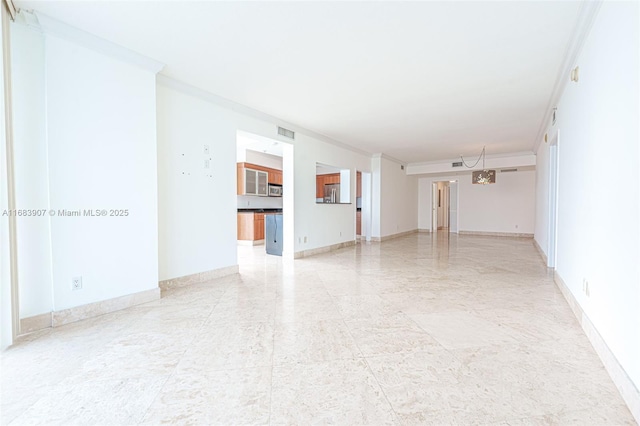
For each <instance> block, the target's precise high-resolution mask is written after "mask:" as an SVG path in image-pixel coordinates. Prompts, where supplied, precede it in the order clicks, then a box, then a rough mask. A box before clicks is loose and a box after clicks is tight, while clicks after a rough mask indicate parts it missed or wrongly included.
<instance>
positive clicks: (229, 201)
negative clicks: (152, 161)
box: [157, 84, 237, 280]
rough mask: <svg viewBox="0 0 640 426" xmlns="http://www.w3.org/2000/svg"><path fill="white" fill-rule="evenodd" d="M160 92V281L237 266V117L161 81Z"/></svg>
mask: <svg viewBox="0 0 640 426" xmlns="http://www.w3.org/2000/svg"><path fill="white" fill-rule="evenodd" d="M157 96H158V106H157V108H158V189H159V197H158V207H159V210H158V218H159V228H158V238H159V244H160V251H159V266H160V280H166V279H170V278H176V277H181V276H185V275H191V274H195V273H198V272H205V271H210V270H214V269H219V268H224V267H227V266H232V265H235V264H237V254H236V238H237V235H236V233H237V231H236V202H237V201H236V183H235V182H236V126H237V119H236V117H235V116H234V114H233V113H232V112H231V111H227V110H225V109H224V108H220V107H218V106H216V105H214V104H212V103H211V102H207V101H205V100H202V99H199V98H197V97H194V96H191V95H188V94H186V93H183V92H181V91H179V90H176V89H174V88H171V87H168V86H166V85H163V84H158V85H157ZM204 145H209V147H210V152H211V155H210V157H211V158H212V160H211V169H210V170H209V171H207V170H205V169H204V167H203V160H204V156H203V147H204ZM207 174H211V175H212V176H213V177H208V176H207Z"/></svg>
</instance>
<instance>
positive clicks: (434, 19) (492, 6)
mask: <svg viewBox="0 0 640 426" xmlns="http://www.w3.org/2000/svg"><path fill="white" fill-rule="evenodd" d="M16 3H17V4H18V7H21V8H26V9H35V10H37V11H41V12H43V13H45V14H47V15H49V16H51V17H53V18H56V19H58V20H61V21H63V22H66V23H68V24H70V25H73V26H75V27H78V28H80V29H83V30H85V31H88V32H91V33H93V34H95V35H98V36H100V37H102V38H105V39H107V40H109V41H112V42H115V43H117V44H120V45H122V46H125V47H128V48H129V49H132V50H134V51H137V52H139V53H141V54H144V55H146V56H149V57H151V58H153V59H156V60H158V61H160V62H163V63H165V64H166V67H165V69H164V70H163V71H162V73H163V74H165V75H167V76H169V77H173V78H176V79H178V80H181V81H184V82H186V83H189V84H191V85H194V86H196V87H199V88H201V89H204V90H206V91H209V92H211V93H214V94H216V95H219V96H221V97H224V98H227V99H230V100H233V101H235V102H238V103H241V104H244V105H247V106H249V107H252V108H255V109H257V110H260V111H263V112H265V113H268V114H271V115H273V116H276V117H279V118H281V119H283V120H286V121H289V122H291V123H295V124H296V125H299V126H302V127H305V128H308V129H310V130H313V131H315V132H317V133H321V134H324V135H326V136H329V137H331V138H334V139H336V140H338V141H340V142H343V143H346V144H349V145H352V146H355V147H357V148H360V149H362V150H365V151H368V152H371V153H377V152H383V153H385V154H387V155H390V156H392V157H395V158H398V159H401V160H403V161H405V162H421V161H434V160H440V159H451V158H456V157H458V156H459V155H460V154H464V155H465V156H473V155H477V154H478V153H479V152H480V150H481V149H482V147H483V146H484V145H486V146H487V154H488V155H492V154H503V153H509V152H522V151H531V149H532V147H533V145H534V143H535V138H536V135H537V132H538V129H539V127H540V125H541V121H542V119H543V115H544V113H545V108H546V107H547V103H548V102H549V99H550V97H551V93H552V90H553V86H554V83H555V80H556V78H557V75H558V72H559V69H560V65H561V63H562V59H563V58H564V55H565V51H566V49H567V45H568V42H569V39H570V37H571V34H572V31H573V28H574V25H575V23H576V21H577V18H578V13H579V10H580V7H581V3H580V2H574V1H557V2H556V1H534V2H521V1H514V2H484V1H478V2H397V1H389V2H381V1H376V2H268V1H261V2H189V1H161V2H150V1H120V2H114V1H101V2H87V1H84V2H71V1H61V2H58V1H51V0H49V1H17V2H16Z"/></svg>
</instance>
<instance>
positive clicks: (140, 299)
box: [20, 288, 160, 336]
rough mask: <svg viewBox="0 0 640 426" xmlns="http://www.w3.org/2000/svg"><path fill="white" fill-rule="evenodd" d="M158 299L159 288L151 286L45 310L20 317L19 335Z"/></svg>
mask: <svg viewBox="0 0 640 426" xmlns="http://www.w3.org/2000/svg"><path fill="white" fill-rule="evenodd" d="M158 299H160V289H159V288H153V289H151V290H145V291H141V292H139V293H133V294H127V295H125V296H120V297H115V298H113V299H107V300H101V301H99V302H94V303H88V304H86V305H81V306H75V307H73V308H69V309H63V310H61V311H53V312H47V313H46V314H40V315H34V316H32V317H27V318H22V319H21V320H20V335H21V336H23V335H26V334H28V333H33V332H34V331H38V330H44V329H46V328H51V327H60V326H62V325H65V324H70V323H72V322H76V321H80V320H84V319H87V318H93V317H98V316H100V315H105V314H108V313H111V312H115V311H120V310H122V309H126V308H129V307H131V306H135V305H140V304H142V303H147V302H152V301H154V300H158Z"/></svg>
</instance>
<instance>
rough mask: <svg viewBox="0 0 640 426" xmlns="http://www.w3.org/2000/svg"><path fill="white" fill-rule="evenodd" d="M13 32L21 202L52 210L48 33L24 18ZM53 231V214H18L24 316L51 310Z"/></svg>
mask: <svg viewBox="0 0 640 426" xmlns="http://www.w3.org/2000/svg"><path fill="white" fill-rule="evenodd" d="M22 18H23V16H22V15H19V16H18V19H19V20H21V19H22ZM11 32H12V34H11V41H12V46H11V50H12V88H13V127H14V140H15V144H14V146H15V148H14V160H15V185H16V206H17V208H19V209H46V210H48V206H49V165H48V147H47V128H46V125H47V121H46V103H45V100H46V86H45V41H44V36H43V35H42V33H40V32H37V31H34V30H33V29H30V28H28V27H26V26H25V25H24V24H20V23H12V24H11ZM50 235H51V229H50V217H49V215H48V214H46V215H44V216H39V217H18V218H17V247H18V275H19V283H20V314H21V317H23V318H24V317H31V316H34V315H38V314H42V313H46V312H50V311H51V307H52V306H53V289H52V275H51V267H52V265H51V239H50ZM36 265H37V267H35V266H36Z"/></svg>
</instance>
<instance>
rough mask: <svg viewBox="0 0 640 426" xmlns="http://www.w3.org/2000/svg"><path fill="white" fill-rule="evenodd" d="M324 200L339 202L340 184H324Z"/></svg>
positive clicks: (326, 201)
mask: <svg viewBox="0 0 640 426" xmlns="http://www.w3.org/2000/svg"><path fill="white" fill-rule="evenodd" d="M324 202H325V203H339V202H340V184H339V183H328V184H326V185H325V186H324Z"/></svg>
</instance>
